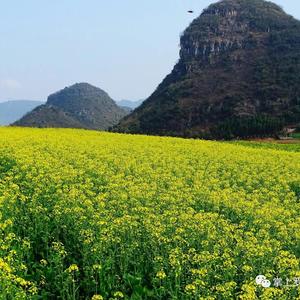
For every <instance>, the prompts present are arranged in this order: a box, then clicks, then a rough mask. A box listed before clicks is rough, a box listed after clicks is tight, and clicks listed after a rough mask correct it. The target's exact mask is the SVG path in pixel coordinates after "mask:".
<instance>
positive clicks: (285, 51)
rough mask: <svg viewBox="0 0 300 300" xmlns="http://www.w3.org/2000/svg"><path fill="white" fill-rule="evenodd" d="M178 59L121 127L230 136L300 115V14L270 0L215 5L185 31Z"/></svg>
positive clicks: (262, 131)
mask: <svg viewBox="0 0 300 300" xmlns="http://www.w3.org/2000/svg"><path fill="white" fill-rule="evenodd" d="M180 44H181V50H180V59H179V62H178V63H177V64H176V65H175V67H174V69H173V71H172V72H171V74H169V75H168V76H167V77H166V78H165V79H164V80H163V82H162V83H161V84H160V85H159V86H158V88H157V89H156V91H155V92H154V93H153V94H152V95H151V96H150V97H149V98H148V99H147V100H146V101H145V102H144V103H143V104H142V105H141V106H140V107H138V108H137V109H136V110H135V111H134V112H133V113H131V114H130V115H128V116H127V117H125V118H124V119H123V120H122V121H121V122H120V123H119V124H118V126H116V127H115V128H114V130H115V131H120V132H130V133H146V134H154V135H172V136H184V137H204V138H217V139H229V138H235V137H241V138H244V137H251V136H271V135H275V134H277V133H278V132H279V131H280V130H281V129H282V128H283V127H284V126H288V125H294V124H297V123H299V121H300V22H299V21H298V20H296V19H294V18H293V17H291V16H289V15H287V14H286V13H285V12H284V11H283V10H282V8H280V7H279V6H277V5H275V4H273V3H271V2H267V1H263V0H223V1H220V2H218V3H216V4H213V5H210V6H209V7H208V8H207V9H206V10H204V11H203V13H202V14H201V15H200V17H199V18H197V19H195V20H194V21H193V22H192V24H191V25H190V26H189V27H188V28H187V29H186V30H185V31H184V33H183V34H182V36H181V41H180Z"/></svg>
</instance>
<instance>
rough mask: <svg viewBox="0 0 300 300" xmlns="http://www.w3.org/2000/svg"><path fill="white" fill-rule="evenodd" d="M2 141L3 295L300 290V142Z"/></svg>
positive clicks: (200, 295)
mask: <svg viewBox="0 0 300 300" xmlns="http://www.w3.org/2000/svg"><path fill="white" fill-rule="evenodd" d="M0 141H1V144H0V299H8V300H9V299H93V300H100V299H105V300H106V299H107V300H108V299H114V300H119V299H134V300H140V299H166V300H167V299H174V300H175V299H187V300H192V299H203V300H204V299H207V300H212V299H218V300H219V299H243V300H252V299H266V300H269V299H276V300H277V299H300V298H299V295H300V287H298V286H299V284H297V282H298V281H297V280H296V279H297V278H298V279H299V281H300V266H299V263H300V230H299V229H300V153H298V152H293V151H290V152H288V151H280V150H279V151H278V150H273V149H254V148H251V147H246V146H241V145H235V144H227V143H218V142H207V141H196V140H183V139H175V138H160V137H146V136H131V135H120V134H111V133H100V132H93V131H84V130H58V129H56V130H55V129H48V130H45V129H44V130H41V129H16V128H0ZM259 274H262V275H265V276H266V278H267V279H269V280H270V281H271V283H272V285H271V287H269V288H264V287H262V286H261V285H257V284H256V283H255V278H256V276H257V275H259ZM276 278H277V279H278V280H279V279H282V284H281V285H279V284H278V286H274V283H273V280H274V279H276ZM277 282H278V281H277ZM297 297H298V298H297Z"/></svg>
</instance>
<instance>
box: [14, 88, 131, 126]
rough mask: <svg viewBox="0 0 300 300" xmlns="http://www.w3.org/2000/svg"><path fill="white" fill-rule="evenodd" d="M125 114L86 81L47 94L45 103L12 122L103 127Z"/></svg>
mask: <svg viewBox="0 0 300 300" xmlns="http://www.w3.org/2000/svg"><path fill="white" fill-rule="evenodd" d="M126 114H127V112H126V111H125V110H124V109H122V108H120V107H119V106H118V105H117V104H116V103H115V102H114V101H113V100H112V99H111V98H110V97H109V95H108V94H107V93H106V92H104V91H103V90H101V89H99V88H97V87H94V86H92V85H90V84H88V83H77V84H75V85H72V86H70V87H66V88H64V89H63V90H61V91H59V92H57V93H55V94H52V95H50V96H49V97H48V100H47V103H46V104H45V105H42V106H39V107H37V108H36V109H34V110H33V111H32V112H30V113H29V114H27V115H25V116H24V117H23V118H22V119H21V120H19V121H17V122H16V123H15V124H14V125H17V126H28V127H64V128H85V129H101V130H105V129H108V128H109V127H110V126H113V125H115V124H117V123H118V121H119V120H120V119H121V118H122V117H124V116H125V115H126Z"/></svg>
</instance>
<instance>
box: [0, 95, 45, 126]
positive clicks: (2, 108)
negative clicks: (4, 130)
mask: <svg viewBox="0 0 300 300" xmlns="http://www.w3.org/2000/svg"><path fill="white" fill-rule="evenodd" d="M42 103H43V102H41V101H31V100H13V101H6V102H0V125H1V126H3V125H9V124H11V123H13V122H15V121H17V120H19V119H20V118H21V117H23V116H24V115H25V114H26V113H28V112H30V111H31V110H33V109H34V108H35V107H37V106H39V105H41V104H42Z"/></svg>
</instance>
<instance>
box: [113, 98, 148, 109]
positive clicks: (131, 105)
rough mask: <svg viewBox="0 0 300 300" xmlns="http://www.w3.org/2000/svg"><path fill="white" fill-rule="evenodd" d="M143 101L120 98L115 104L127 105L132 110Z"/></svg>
mask: <svg viewBox="0 0 300 300" xmlns="http://www.w3.org/2000/svg"><path fill="white" fill-rule="evenodd" d="M143 102H144V99H143V100H137V101H132V100H120V101H117V104H118V105H119V106H121V107H128V108H131V109H132V110H134V109H135V108H137V107H139V106H140V105H141V104H142V103H143Z"/></svg>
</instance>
